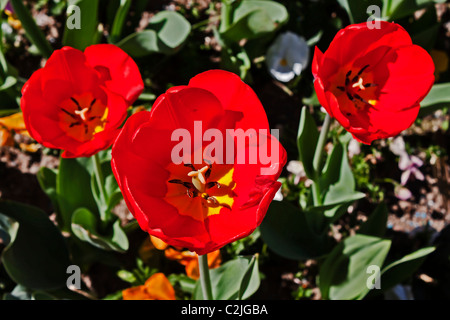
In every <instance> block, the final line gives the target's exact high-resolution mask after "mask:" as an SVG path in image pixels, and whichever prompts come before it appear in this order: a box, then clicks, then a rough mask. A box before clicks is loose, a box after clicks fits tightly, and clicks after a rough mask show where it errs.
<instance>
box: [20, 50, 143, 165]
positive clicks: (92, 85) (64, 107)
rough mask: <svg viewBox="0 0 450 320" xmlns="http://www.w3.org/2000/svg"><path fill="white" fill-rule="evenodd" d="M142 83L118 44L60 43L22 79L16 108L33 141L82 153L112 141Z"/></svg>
mask: <svg viewBox="0 0 450 320" xmlns="http://www.w3.org/2000/svg"><path fill="white" fill-rule="evenodd" d="M143 88H144V85H143V81H142V78H141V75H140V73H139V69H138V67H137V65H136V64H135V63H134V61H133V60H132V59H131V58H130V57H129V56H128V55H127V54H126V53H125V52H124V51H122V50H121V49H120V48H118V47H116V46H114V45H109V44H99V45H93V46H90V47H88V48H87V49H86V50H85V52H84V53H83V52H81V51H79V50H76V49H73V48H70V47H64V48H62V49H61V50H56V51H55V52H54V53H53V54H52V56H51V57H50V58H49V59H48V61H47V63H46V65H45V67H44V68H42V69H40V70H38V71H36V72H35V73H34V74H33V75H32V76H31V78H30V79H29V80H28V81H27V83H25V85H24V87H23V88H22V100H21V108H22V111H23V115H24V120H25V124H26V127H27V129H28V131H29V133H30V135H31V136H32V137H33V138H34V139H35V140H36V141H38V142H39V143H41V144H43V145H44V146H46V147H49V148H54V149H62V150H64V153H63V154H62V156H63V157H65V158H75V157H88V156H91V155H93V154H95V153H97V152H98V151H100V150H103V149H106V148H108V147H109V146H110V145H111V144H112V142H113V141H114V139H115V138H116V136H117V134H118V132H119V129H118V128H119V126H120V125H121V124H122V122H123V121H124V120H125V118H126V115H127V108H128V106H130V105H131V104H132V103H133V102H134V101H135V100H136V99H137V98H138V97H139V95H140V94H141V92H142V90H143Z"/></svg>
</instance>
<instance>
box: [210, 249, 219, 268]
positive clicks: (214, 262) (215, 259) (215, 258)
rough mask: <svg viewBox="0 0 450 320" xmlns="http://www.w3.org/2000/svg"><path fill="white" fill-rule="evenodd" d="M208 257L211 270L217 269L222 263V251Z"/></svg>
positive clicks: (211, 253)
mask: <svg viewBox="0 0 450 320" xmlns="http://www.w3.org/2000/svg"><path fill="white" fill-rule="evenodd" d="M207 257H208V266H209V268H210V269H214V268H217V267H219V266H220V264H221V263H222V256H221V254H220V250H216V251H213V252H210V253H208V255H207Z"/></svg>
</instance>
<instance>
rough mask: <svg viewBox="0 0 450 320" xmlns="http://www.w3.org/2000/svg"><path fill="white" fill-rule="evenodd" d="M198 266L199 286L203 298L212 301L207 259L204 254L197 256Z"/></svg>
mask: <svg viewBox="0 0 450 320" xmlns="http://www.w3.org/2000/svg"><path fill="white" fill-rule="evenodd" d="M198 266H199V270H200V284H201V285H202V291H203V298H204V299H205V300H213V293H212V287H211V277H210V276H209V266H208V257H207V255H206V254H204V255H201V256H198Z"/></svg>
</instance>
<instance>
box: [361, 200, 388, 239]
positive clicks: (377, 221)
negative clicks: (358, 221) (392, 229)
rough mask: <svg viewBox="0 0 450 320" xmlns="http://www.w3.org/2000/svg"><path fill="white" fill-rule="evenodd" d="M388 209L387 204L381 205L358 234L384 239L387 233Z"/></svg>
mask: <svg viewBox="0 0 450 320" xmlns="http://www.w3.org/2000/svg"><path fill="white" fill-rule="evenodd" d="M388 213H389V212H388V208H387V206H386V204H385V203H380V204H379V205H378V206H377V207H376V208H375V210H374V211H373V212H372V214H371V215H370V216H369V218H368V219H367V221H366V222H364V223H363V224H362V225H361V227H360V228H359V230H358V233H361V234H365V235H368V236H374V237H382V236H384V234H385V233H386V225H387V219H388Z"/></svg>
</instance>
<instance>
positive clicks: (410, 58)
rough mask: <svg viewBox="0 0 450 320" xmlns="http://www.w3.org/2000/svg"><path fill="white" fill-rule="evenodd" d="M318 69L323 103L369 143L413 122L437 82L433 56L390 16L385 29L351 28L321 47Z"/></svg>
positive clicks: (316, 57) (315, 64) (383, 24)
mask: <svg viewBox="0 0 450 320" xmlns="http://www.w3.org/2000/svg"><path fill="white" fill-rule="evenodd" d="M312 72H313V75H314V77H315V80H314V87H315V89H316V93H317V97H318V99H319V101H320V103H321V104H322V106H323V107H324V108H325V109H326V110H327V112H328V113H329V114H330V116H332V117H334V118H336V119H337V120H338V121H339V123H340V124H341V125H342V126H343V127H344V128H345V129H346V130H347V131H349V132H350V133H351V134H352V135H353V136H354V137H355V138H356V139H357V140H359V141H361V142H363V143H365V144H370V143H371V142H372V141H373V140H375V139H382V138H387V137H392V136H395V135H397V134H398V133H400V132H401V131H403V130H405V129H407V128H408V127H409V126H411V124H412V123H413V122H414V121H415V119H416V117H417V114H418V112H419V108H420V105H419V103H420V101H421V100H422V99H423V98H424V97H425V96H426V95H427V94H428V92H429V90H430V89H431V86H432V85H433V82H434V75H433V73H434V64H433V60H432V59H431V57H430V55H429V54H428V53H427V52H426V51H425V50H424V49H422V48H421V47H419V46H417V45H413V44H412V41H411V38H410V36H409V35H408V33H407V32H406V31H405V30H404V29H403V28H402V27H401V26H399V25H398V24H395V23H389V22H384V21H382V22H381V28H380V29H368V28H367V25H366V23H361V24H356V25H350V26H348V27H346V28H345V29H343V30H341V31H339V32H338V34H337V35H336V36H335V38H334V39H333V41H332V42H331V44H330V46H329V48H328V50H327V51H326V52H325V53H322V52H321V51H320V50H319V49H318V48H317V47H316V50H315V54H314V59H313V64H312Z"/></svg>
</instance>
